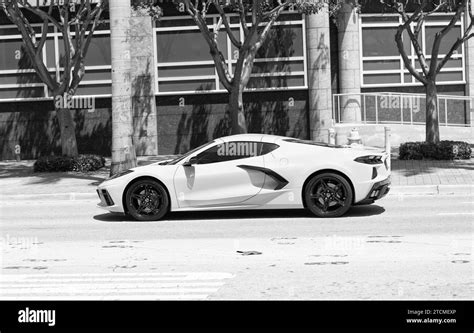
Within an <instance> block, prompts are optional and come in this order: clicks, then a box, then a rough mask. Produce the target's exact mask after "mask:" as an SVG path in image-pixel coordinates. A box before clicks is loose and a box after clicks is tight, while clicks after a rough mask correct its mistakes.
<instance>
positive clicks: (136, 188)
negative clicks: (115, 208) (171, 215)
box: [125, 179, 169, 221]
mask: <svg viewBox="0 0 474 333" xmlns="http://www.w3.org/2000/svg"><path fill="white" fill-rule="evenodd" d="M125 203H126V206H127V211H128V214H130V215H131V216H132V217H133V218H135V219H136V220H139V221H156V220H160V219H161V218H163V216H165V214H166V213H167V212H168V210H169V198H168V193H167V192H166V189H165V188H164V187H163V185H161V184H160V183H159V182H157V181H155V180H152V179H143V180H139V181H137V182H135V183H133V184H132V185H131V186H130V187H129V188H128V190H127V193H126V196H125Z"/></svg>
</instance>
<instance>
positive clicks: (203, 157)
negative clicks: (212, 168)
mask: <svg viewBox="0 0 474 333" xmlns="http://www.w3.org/2000/svg"><path fill="white" fill-rule="evenodd" d="M278 147H279V146H278V145H276V144H274V143H267V142H256V141H232V142H226V143H223V144H219V145H216V146H213V147H211V148H209V149H207V150H206V151H204V152H202V153H200V154H199V155H197V156H196V158H197V164H210V163H219V162H227V161H233V160H240V159H244V158H250V157H255V156H261V155H265V154H268V153H270V152H272V151H273V150H275V149H277V148H278Z"/></svg>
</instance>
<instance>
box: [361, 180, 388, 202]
mask: <svg viewBox="0 0 474 333" xmlns="http://www.w3.org/2000/svg"><path fill="white" fill-rule="evenodd" d="M390 184H391V180H390V177H388V178H387V179H385V180H382V181H380V182H377V183H375V184H374V186H372V189H371V190H370V191H369V194H368V195H367V197H366V198H365V200H373V201H375V200H379V199H382V198H383V197H384V196H386V195H387V194H388V192H389V191H390Z"/></svg>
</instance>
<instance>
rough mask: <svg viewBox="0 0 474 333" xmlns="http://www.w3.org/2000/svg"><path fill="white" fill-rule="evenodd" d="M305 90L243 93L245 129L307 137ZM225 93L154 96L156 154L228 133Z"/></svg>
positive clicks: (175, 152) (166, 152)
mask: <svg viewBox="0 0 474 333" xmlns="http://www.w3.org/2000/svg"><path fill="white" fill-rule="evenodd" d="M306 100H307V92H306V91H286V92H275V93H246V94H244V109H245V111H246V119H247V126H248V131H249V133H268V134H276V135H287V136H293V137H298V138H303V139H309V132H308V127H309V126H308V112H307V102H306ZM227 103H228V97H227V94H195V95H184V96H160V97H157V110H158V142H159V152H160V154H179V153H184V152H186V151H188V150H189V149H192V148H194V147H197V146H199V145H201V144H203V143H205V142H208V141H210V140H212V139H214V138H217V137H220V136H225V135H228V133H229V121H228V120H229V114H228V113H227Z"/></svg>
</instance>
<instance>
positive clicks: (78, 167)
mask: <svg viewBox="0 0 474 333" xmlns="http://www.w3.org/2000/svg"><path fill="white" fill-rule="evenodd" d="M104 165H105V159H104V158H103V157H102V156H98V155H79V156H77V157H67V156H46V157H40V158H39V159H38V160H37V161H36V162H35V164H34V166H33V170H34V172H61V171H63V172H64V171H78V172H87V171H95V170H98V169H100V168H102V167H103V166H104Z"/></svg>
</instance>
